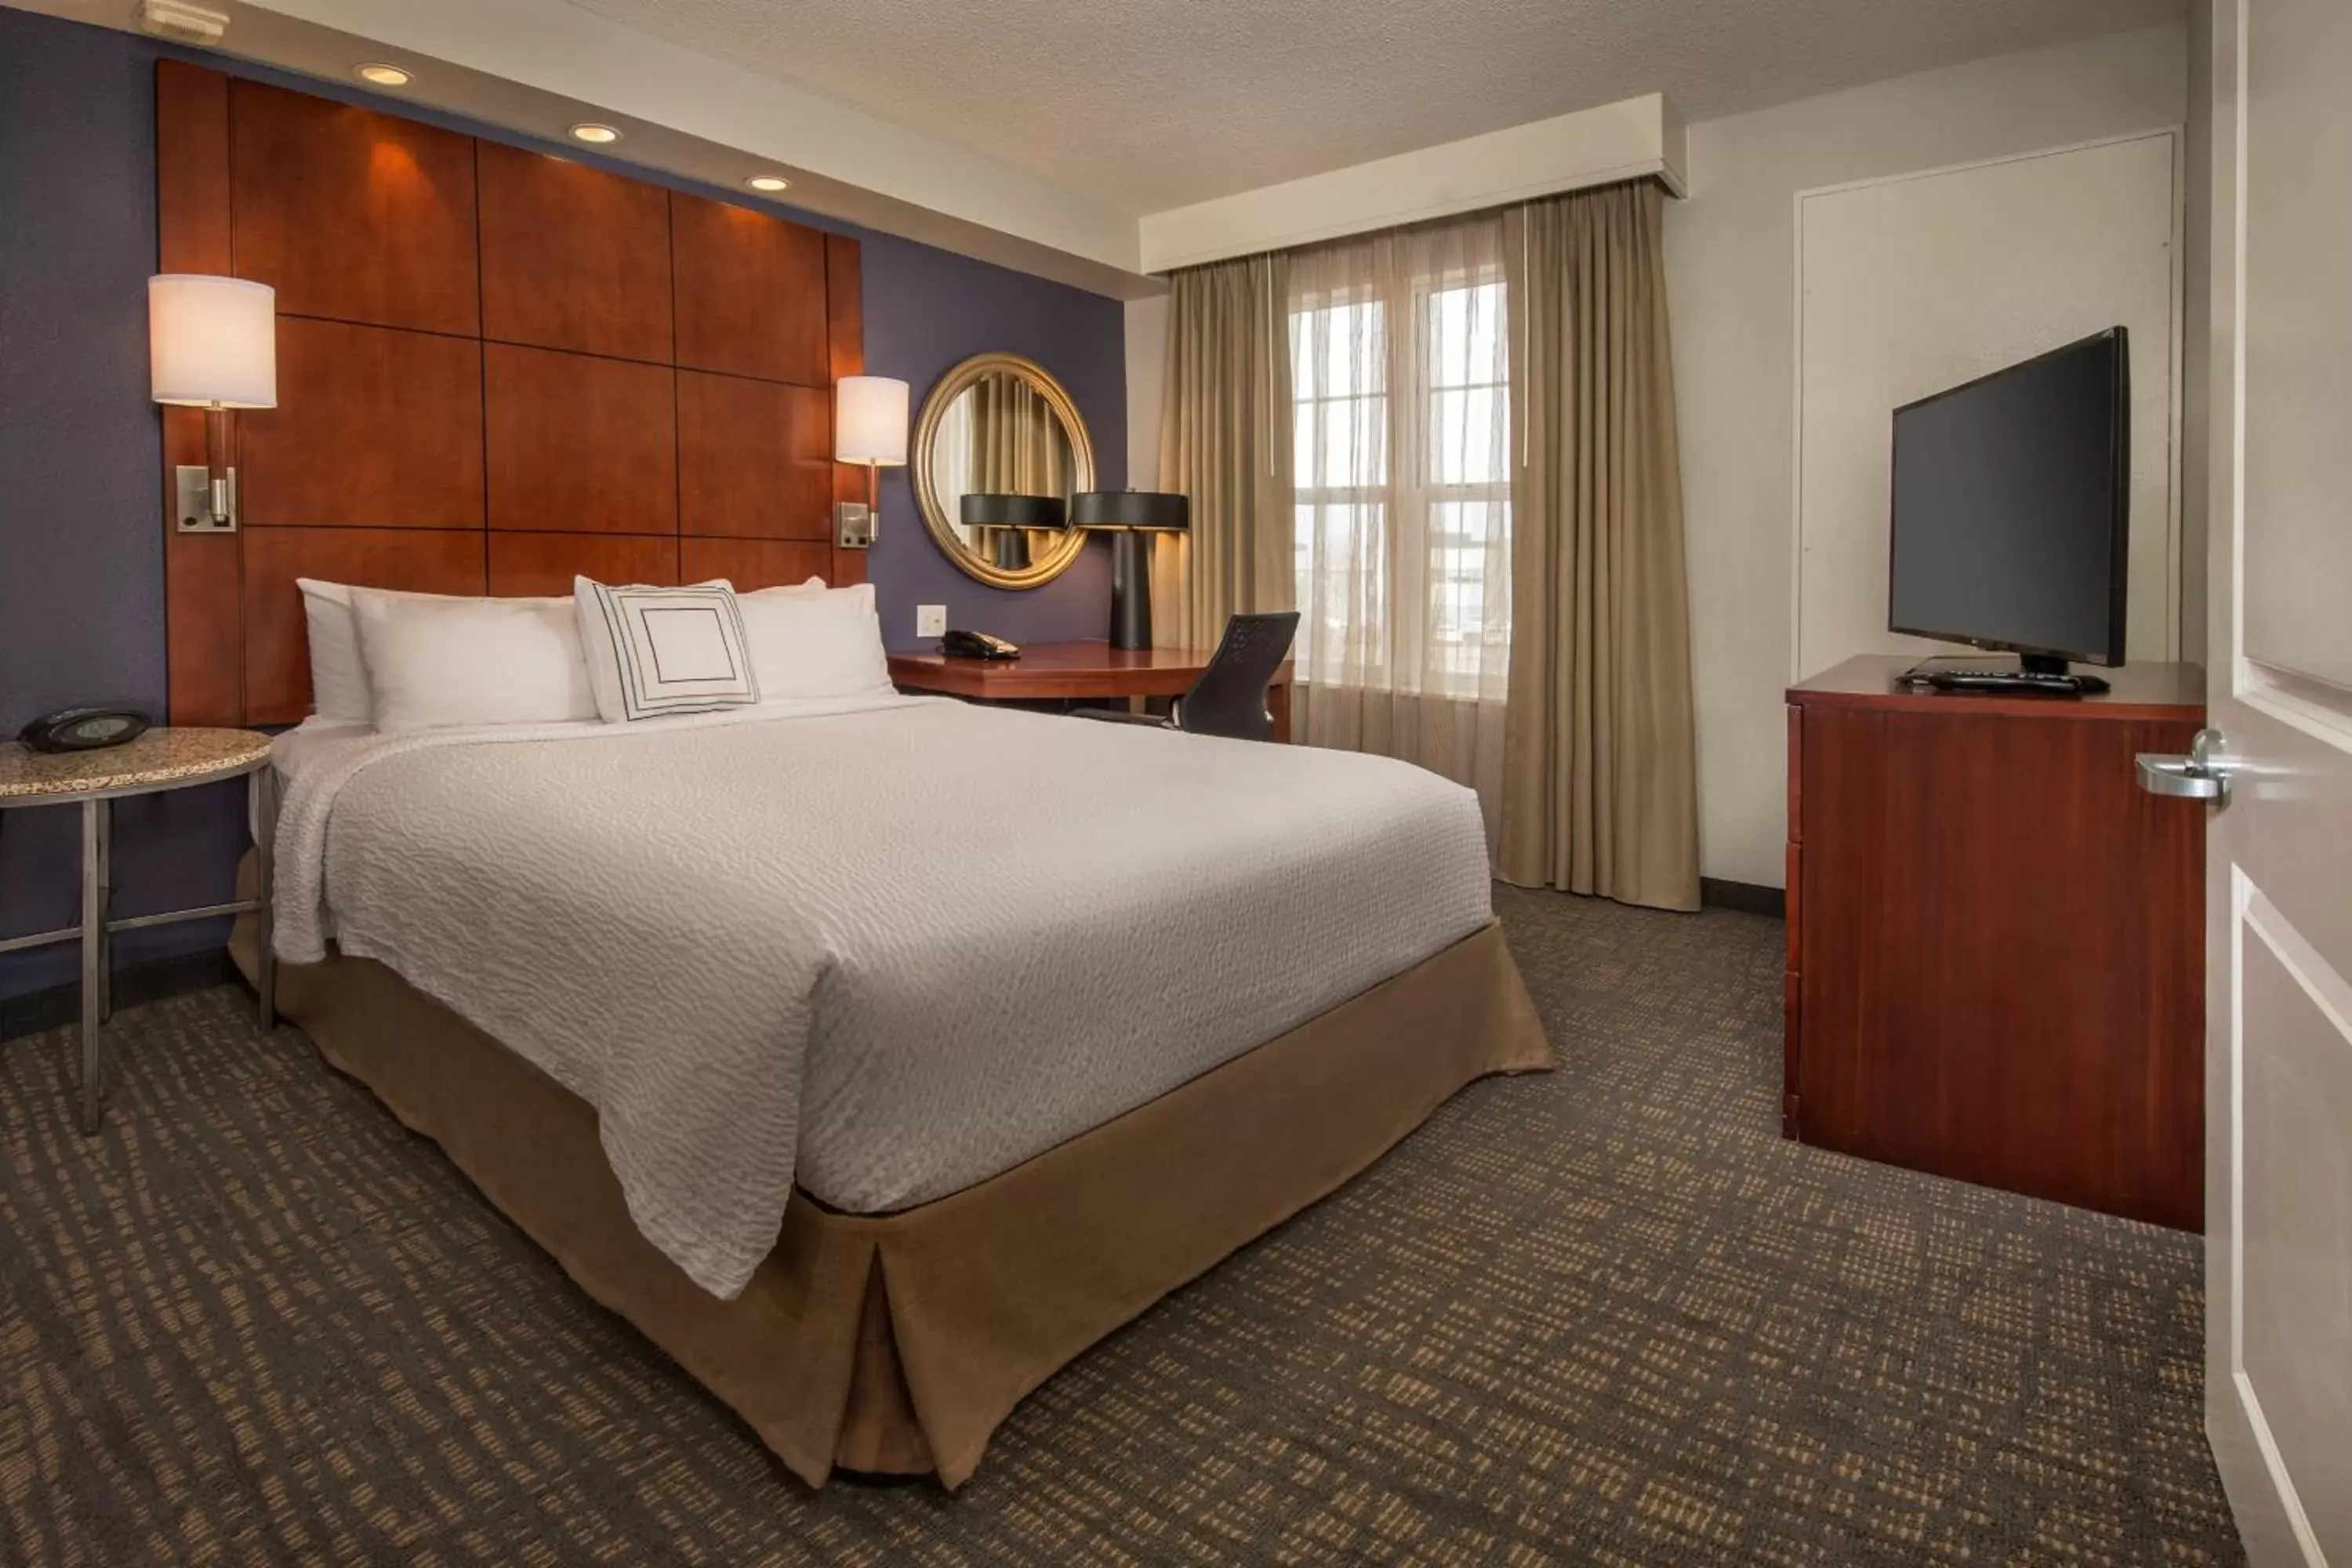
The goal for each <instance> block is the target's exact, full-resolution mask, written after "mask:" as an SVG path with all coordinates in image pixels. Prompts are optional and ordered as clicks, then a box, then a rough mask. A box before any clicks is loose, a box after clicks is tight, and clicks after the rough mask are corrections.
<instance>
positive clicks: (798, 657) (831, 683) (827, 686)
mask: <svg viewBox="0 0 2352 1568" xmlns="http://www.w3.org/2000/svg"><path fill="white" fill-rule="evenodd" d="M736 598H737V600H738V601H739V602H740V604H741V605H742V607H743V635H744V637H745V638H746V639H748V640H749V642H750V644H751V670H752V673H753V674H755V675H757V676H758V677H759V678H760V700H761V701H762V702H781V701H787V700H792V699H794V698H808V697H877V696H878V697H887V696H889V695H890V694H891V692H892V691H893V689H894V688H892V686H891V684H890V661H889V656H888V655H887V654H885V653H884V652H883V651H882V623H881V621H880V620H879V619H878V618H877V616H876V615H875V613H874V585H873V584H870V583H860V584H857V585H856V586H855V587H850V588H827V587H826V586H825V585H824V582H823V581H822V580H821V579H818V578H815V577H812V578H810V579H809V580H808V581H807V582H806V583H803V584H800V585H799V586H798V587H793V588H762V589H761V590H760V591H759V592H758V593H756V594H739V595H736Z"/></svg>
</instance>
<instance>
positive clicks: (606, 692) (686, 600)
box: [572, 577, 760, 724]
mask: <svg viewBox="0 0 2352 1568" xmlns="http://www.w3.org/2000/svg"><path fill="white" fill-rule="evenodd" d="M572 602H573V604H574V605H575V606H576V607H577V609H578V611H579V615H580V647H581V650H582V651H583V653H585V654H586V655H587V656H588V682H589V685H590V686H592V687H593V688H594V689H595V692H596V711H597V713H598V714H600V715H601V716H602V717H603V718H604V722H606V723H607V724H621V723H627V722H631V721H635V720H639V719H662V718H667V717H669V716H670V715H672V714H677V713H709V712H712V711H714V710H718V709H720V708H744V707H749V706H750V705H751V704H752V703H754V702H757V701H758V700H760V686H759V681H758V680H757V679H756V678H755V677H754V676H753V675H752V673H751V656H750V655H749V654H748V653H746V652H745V642H744V637H743V611H742V607H741V606H740V605H737V604H736V602H735V594H734V590H732V589H730V588H728V587H725V586H721V585H716V584H705V585H703V586H701V587H697V588H648V587H645V586H642V585H632V586H629V587H624V588H615V587H608V586H606V585H605V584H602V583H599V582H596V581H594V580H593V579H592V578H587V577H575V578H574V579H572Z"/></svg>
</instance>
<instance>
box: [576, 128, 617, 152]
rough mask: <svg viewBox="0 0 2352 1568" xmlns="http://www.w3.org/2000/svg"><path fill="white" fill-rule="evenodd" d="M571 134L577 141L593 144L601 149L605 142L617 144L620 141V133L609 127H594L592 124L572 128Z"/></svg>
mask: <svg viewBox="0 0 2352 1568" xmlns="http://www.w3.org/2000/svg"><path fill="white" fill-rule="evenodd" d="M572 137H573V138H574V139H575V140H577V141H581V142H594V143H595V144H596V145H597V146H599V147H602V146H603V145H604V143H605V142H618V141H619V140H620V139H621V133H620V132H617V131H615V130H614V129H613V128H612V127H611V126H609V125H596V124H593V123H592V124H587V125H575V126H573V127H572Z"/></svg>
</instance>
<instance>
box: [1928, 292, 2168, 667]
mask: <svg viewBox="0 0 2352 1568" xmlns="http://www.w3.org/2000/svg"><path fill="white" fill-rule="evenodd" d="M2130 361H2131V354H2130V347H2129V343H2128V341H2127V338H2126V333H2125V331H2124V329H2123V328H2121V327H2111V328H2109V329H2108V330H2107V331H2104V332H2100V333H2098V334H2097V335H2095V336H2093V337H2087V338H2084V340H2082V341H2081V342H2074V343H2068V344H2067V345H2066V346H2065V347H2063V348H2060V349H2053V350H2052V351H2051V352H2050V353H2045V354H2041V355H2038V356H2036V357H2035V358H2033V359H2030V360H2027V361H2025V362H2024V363H2021V364H2013V365H2011V366H2010V367H2009V368H2007V369H2006V370H1998V371H1995V372H1993V373H1992V374H1990V375H1987V376H1982V377H1979V379H1977V380H1975V381H1971V382H1969V383H1968V384H1965V385H1962V386H1956V387H1953V388H1952V389H1951V390H1950V391H1948V392H1939V393H1937V395H1935V396H1933V397H1927V398H1922V399H1921V400H1920V401H1918V402H1916V403H1909V404H1906V405H1903V406H1902V407H1900V408H1898V409H1896V410H1895V487H1894V489H1895V497H1894V512H1893V524H1892V526H1893V535H1894V537H1893V542H1892V549H1891V551H1890V554H1891V556H1892V562H1891V569H1890V582H1889V584H1888V593H1887V612H1886V624H1887V626H1888V628H1889V629H1890V630H1893V631H1897V632H1906V633H1908V634H1910V635H1912V636H1915V637H1936V638H1938V639H1940V640H1942V641H1946V642H1959V643H1969V644H1972V645H1974V646H1975V647H1982V648H1996V649H2000V650H2001V651H2004V652H2010V653H2015V654H2018V655H2020V656H2021V662H2022V664H2023V667H2024V668H2026V669H2029V670H2038V671H2047V672H2051V673H2057V674H2063V673H2064V671H2065V668H2066V664H2067V661H2069V660H2081V661H2084V662H2085V663H2090V664H2105V665H2119V664H2121V663H2123V661H2124V579H2125V567H2126V558H2127V556H2128V554H2129V551H2128V548H2127V547H2128V543H2129V540H2130V515H2129V511H2130V493H2129V492H2130V469H2131V453H2130V439H2131V437H2130V426H2131V384H2130V383H2131V365H2130Z"/></svg>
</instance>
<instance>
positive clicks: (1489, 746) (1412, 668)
mask: <svg viewBox="0 0 2352 1568" xmlns="http://www.w3.org/2000/svg"><path fill="white" fill-rule="evenodd" d="M1288 303H1289V318H1290V359H1291V381H1292V398H1293V407H1292V431H1293V436H1292V441H1293V447H1294V449H1295V456H1294V458H1293V467H1294V470H1295V472H1294V479H1295V483H1296V486H1297V489H1296V492H1295V501H1296V507H1297V512H1296V518H1295V521H1294V523H1293V528H1294V535H1293V543H1294V561H1293V570H1294V571H1295V573H1296V574H1297V584H1298V585H1297V597H1298V606H1299V609H1300V610H1301V612H1302V617H1301V620H1300V623H1299V637H1298V643H1297V650H1296V654H1295V657H1296V658H1297V669H1298V675H1299V684H1298V685H1297V686H1296V687H1295V688H1294V689H1293V695H1292V699H1291V701H1292V708H1291V734H1292V738H1293V739H1294V740H1298V741H1304V742H1308V743H1310V744H1314V745H1319V746H1338V747H1340V748H1343V749H1345V750H1349V751H1358V752H1377V753H1379V754H1381V755H1383V756H1391V757H1399V758H1402V759H1403V760H1405V761H1407V762H1412V763H1419V764H1420V765H1422V766H1423V767H1425V768H1428V769H1430V770H1431V771H1432V772H1433V773H1442V774H1444V775H1445V776H1446V777H1448V778H1451V779H1454V780H1455V781H1456V782H1458V783H1461V784H1469V785H1470V786H1472V787H1473V788H1474V789H1475V790H1476V791H1477V792H1478V796H1479V799H1480V802H1481V803H1482V805H1484V806H1485V807H1486V816H1487V835H1488V840H1489V842H1490V843H1491V842H1492V841H1493V839H1494V835H1495V829H1496V814H1497V810H1498V806H1499V802H1500V783H1501V777H1502V767H1503V731H1504V698H1505V693H1506V691H1507V686H1508V675H1509V663H1510V651H1511V642H1510V637H1511V632H1510V627H1511V596H1510V593H1511V582H1510V530H1511V499H1510V449H1511V445H1510V417H1509V414H1510V391H1509V385H1508V381H1509V353H1508V345H1509V342H1510V333H1509V325H1508V317H1509V312H1508V310H1507V308H1506V301H1505V294H1504V269H1503V223H1502V219H1501V217H1500V216H1498V215H1496V214H1492V213H1487V214H1481V215H1477V216H1472V217H1468V218H1464V219H1456V220H1454V221H1450V222H1446V223H1442V224H1433V225H1425V226H1417V227H1413V228H1407V229H1392V230H1389V231H1387V232H1385V233H1381V234H1376V235H1371V236H1368V237H1362V238H1356V239H1349V240H1345V241H1341V242H1339V243H1336V244H1332V245H1327V246H1321V247H1316V248H1314V249H1311V250H1304V251H1300V252H1297V253H1295V254H1294V255H1293V256H1292V258H1291V263H1290V288H1289V299H1288Z"/></svg>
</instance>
